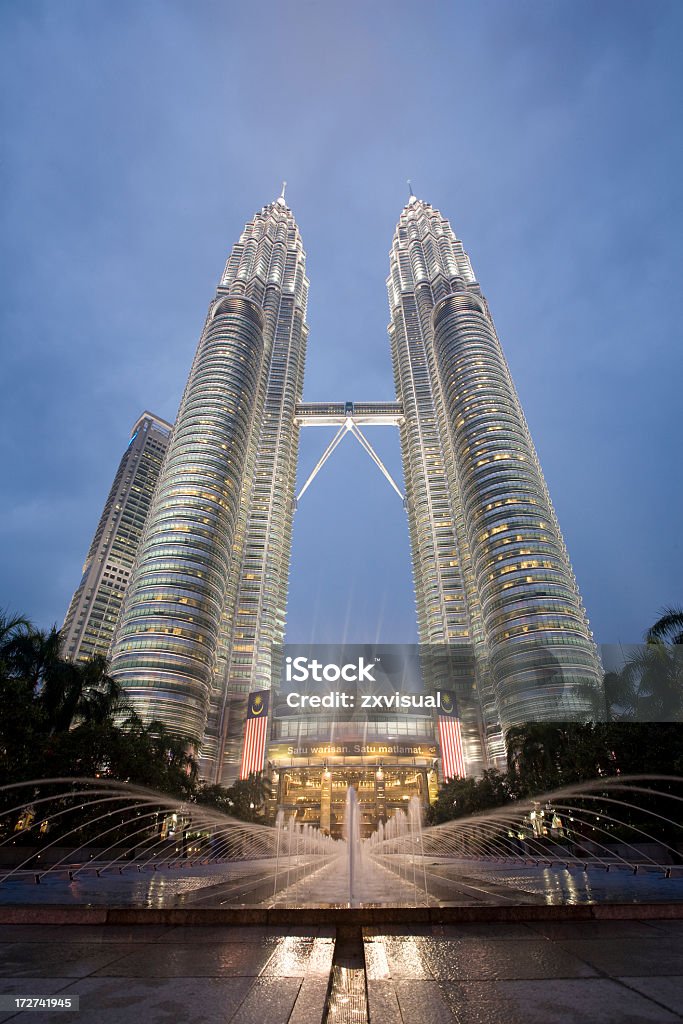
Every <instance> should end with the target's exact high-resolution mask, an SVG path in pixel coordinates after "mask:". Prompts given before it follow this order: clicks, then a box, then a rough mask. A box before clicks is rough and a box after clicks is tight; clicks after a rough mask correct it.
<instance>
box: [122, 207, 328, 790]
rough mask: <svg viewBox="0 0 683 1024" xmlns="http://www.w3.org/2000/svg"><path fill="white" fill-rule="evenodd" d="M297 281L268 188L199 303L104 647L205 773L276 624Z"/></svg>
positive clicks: (298, 347) (286, 216)
mask: <svg viewBox="0 0 683 1024" xmlns="http://www.w3.org/2000/svg"><path fill="white" fill-rule="evenodd" d="M307 290H308V281H307V279H306V275H305V254H304V251H303V246H302V243H301V238H300V235H299V232H298V229H297V227H296V224H295V222H294V218H293V216H292V213H291V210H289V208H288V207H287V206H286V203H285V201H284V198H283V197H280V198H279V199H278V200H276V201H275V202H274V203H271V204H270V205H268V206H266V207H264V208H263V209H262V210H261V211H260V212H259V213H257V214H256V215H255V217H254V218H253V220H252V221H251V222H250V223H249V224H247V225H246V227H245V229H244V231H243V233H242V236H241V238H240V240H239V242H238V243H237V244H236V245H235V247H234V248H233V250H232V252H231V254H230V256H229V258H228V261H227V264H226V267H225V270H224V273H223V275H222V277H221V280H220V283H219V285H218V288H217V291H216V295H215V297H214V299H213V301H212V302H211V305H210V307H209V312H208V316H207V319H206V322H205V326H204V330H203V332H202V335H201V338H200V341H199V345H198V348H197V353H196V355H195V358H194V362H193V365H192V369H191V372H190V377H189V380H188V383H187V386H186V388H185V393H184V395H183V398H182V401H181V405H180V409H179V412H178V417H177V420H176V425H175V428H174V431H173V436H172V439H171V443H170V445H169V450H168V453H167V457H166V460H165V463H164V467H163V469H162V472H161V475H160V479H159V484H158V487H157V491H156V495H155V499H154V502H153V504H152V507H151V509H150V513H149V517H148V520H147V524H146V527H145V532H144V535H143V537H142V540H141V542H140V548H139V553H138V558H137V561H136V565H135V569H134V572H133V575H132V579H131V581H130V585H129V587H128V592H127V594H126V600H125V602H124V606H123V609H122V612H121V618H120V623H119V627H118V630H117V635H116V640H115V643H114V646H113V649H112V659H111V671H112V674H113V675H114V676H116V678H118V679H119V680H120V682H121V683H122V684H123V685H124V687H125V689H126V691H127V695H128V698H129V700H130V701H131V702H132V703H133V705H134V706H135V707H136V708H137V709H138V710H139V711H140V713H141V714H142V715H143V717H145V718H146V719H152V718H155V719H158V720H160V721H162V722H163V723H164V724H165V725H166V726H167V727H168V728H169V729H172V730H174V731H176V732H179V733H182V734H184V735H186V736H189V737H192V738H194V739H196V741H197V744H198V746H199V748H200V750H201V756H202V774H203V775H204V777H206V778H211V779H215V780H216V781H221V780H223V779H224V774H225V773H224V764H226V762H227V764H226V767H225V771H226V772H227V776H228V777H230V776H231V775H234V772H235V764H237V763H238V759H239V745H240V740H241V734H242V727H243V717H244V706H245V704H246V695H247V694H248V692H249V691H250V690H252V689H254V688H256V685H257V684H258V683H259V682H260V681H261V680H263V679H264V677H265V675H266V673H269V670H270V646H271V643H272V642H274V641H279V642H281V640H282V635H283V632H284V619H285V602H286V589H287V572H288V567H289V550H290V543H291V530H292V515H293V501H292V493H293V490H294V477H295V473H296V456H297V441H298V427H297V425H296V424H295V421H294V406H295V404H296V402H297V401H298V400H299V399H300V397H301V389H302V386H303V363H304V354H305V344H306V334H307V328H306V325H305V311H306V297H307ZM226 751H227V757H226V756H225V754H226Z"/></svg>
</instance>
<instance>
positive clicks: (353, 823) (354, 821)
mask: <svg viewBox="0 0 683 1024" xmlns="http://www.w3.org/2000/svg"><path fill="white" fill-rule="evenodd" d="M344 831H345V833H346V836H345V838H346V846H347V849H348V862H349V863H348V871H349V903H350V904H351V905H352V906H353V903H354V900H355V898H356V874H357V872H358V870H359V868H360V856H361V847H360V819H359V809H358V794H357V793H356V790H355V787H354V786H349V788H348V789H347V791H346V815H345V818H344Z"/></svg>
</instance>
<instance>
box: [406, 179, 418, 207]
mask: <svg viewBox="0 0 683 1024" xmlns="http://www.w3.org/2000/svg"><path fill="white" fill-rule="evenodd" d="M416 199H417V196H416V195H415V193H414V192H413V183H412V181H411V180H410V178H408V203H414V202H415V200H416Z"/></svg>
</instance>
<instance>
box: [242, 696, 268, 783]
mask: <svg viewBox="0 0 683 1024" xmlns="http://www.w3.org/2000/svg"><path fill="white" fill-rule="evenodd" d="M269 696H270V694H269V692H268V690H256V691H255V692H254V693H250V694H249V703H248V705H247V720H246V722H245V725H244V746H243V747H242V764H241V766H240V778H241V779H248V778H249V776H250V775H251V773H252V772H260V771H263V759H264V757H265V753H266V733H267V731H268V698H269Z"/></svg>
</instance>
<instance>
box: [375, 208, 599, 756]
mask: <svg viewBox="0 0 683 1024" xmlns="http://www.w3.org/2000/svg"><path fill="white" fill-rule="evenodd" d="M387 285H388V291H389V303H390V309H391V323H390V326H389V332H390V336H391V341H392V354H393V360H394V373H395V379H396V387H397V393H398V397H399V399H400V401H401V402H402V403H403V407H404V413H405V426H404V427H403V437H402V447H403V458H404V471H405V476H406V491H407V495H408V515H409V528H410V533H411V542H412V549H413V570H414V578H415V591H416V603H417V610H418V628H419V635H420V641H421V643H423V644H434V643H449V644H455V645H456V646H457V645H462V644H463V643H464V642H465V641H468V642H469V643H470V644H471V645H472V649H473V651H474V653H475V659H476V670H475V671H476V679H477V686H478V698H477V700H478V702H479V704H480V709H481V710H480V714H481V724H482V726H483V735H484V737H485V747H486V748H488V754H489V756H500V755H501V753H502V732H503V731H504V730H505V729H507V728H509V727H510V726H512V725H516V724H521V723H522V722H527V721H533V720H537V719H544V720H548V719H550V718H556V719H562V718H577V717H582V716H586V715H588V714H589V713H590V712H591V710H592V709H593V703H592V699H591V694H592V693H597V692H598V686H599V679H600V675H601V671H600V665H599V661H598V657H597V652H596V648H595V645H594V643H593V640H592V637H591V634H590V630H589V627H588V622H587V620H586V616H585V612H584V609H583V607H582V604H581V599H580V596H579V593H578V588H577V585H576V581H575V579H574V575H573V572H572V569H571V565H570V563H569V558H568V555H567V551H566V548H565V545H564V542H563V539H562V535H561V533H560V529H559V525H558V522H557V517H556V515H555V513H554V510H553V507H552V504H551V501H550V497H549V494H548V490H547V487H546V484H545V481H544V479H543V475H542V472H541V469H540V465H539V462H538V458H537V455H536V452H535V449H534V446H533V443H532V441H531V437H530V434H529V430H528V427H527V425H526V421H525V419H524V415H523V413H522V409H521V406H520V403H519V400H518V398H517V395H516V392H515V389H514V385H513V383H512V379H511V377H510V373H509V370H508V367H507V364H506V362H505V357H504V355H503V352H502V349H501V346H500V343H499V341H498V338H497V336H496V331H495V327H494V324H493V321H492V319H491V316H490V313H489V310H488V306H487V303H486V300H485V299H484V297H483V296H482V294H481V290H480V288H479V285H478V283H477V281H476V278H475V276H474V272H473V270H472V266H471V263H470V261H469V258H468V256H467V254H466V253H465V252H464V250H463V247H462V243H461V242H460V241H459V240H458V239H456V237H455V235H454V233H453V231H452V229H451V227H450V225H449V223H448V221H447V220H446V219H445V218H443V217H442V216H441V214H440V213H439V212H438V211H436V210H434V209H432V207H431V206H429V205H428V204H426V203H424V202H422V201H420V200H416V199H414V198H411V200H410V202H409V203H408V204H407V206H406V207H405V209H404V210H403V213H402V215H401V218H400V220H399V224H398V227H397V230H396V233H395V236H394V241H393V246H392V250H391V256H390V276H389V279H388V282H387ZM475 703H476V702H475V701H473V702H472V703H471V705H470V710H469V711H467V710H466V709H465V710H464V711H463V718H464V720H465V723H466V724H467V719H468V717H469V729H467V730H466V735H465V738H464V739H465V754H466V760H467V762H468V767H470V768H474V762H475V761H476V758H477V756H478V752H477V743H476V737H475V732H476V729H475V719H476V711H475V710H474V705H475ZM501 726H502V730H501ZM483 753H484V755H485V754H486V751H483Z"/></svg>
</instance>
